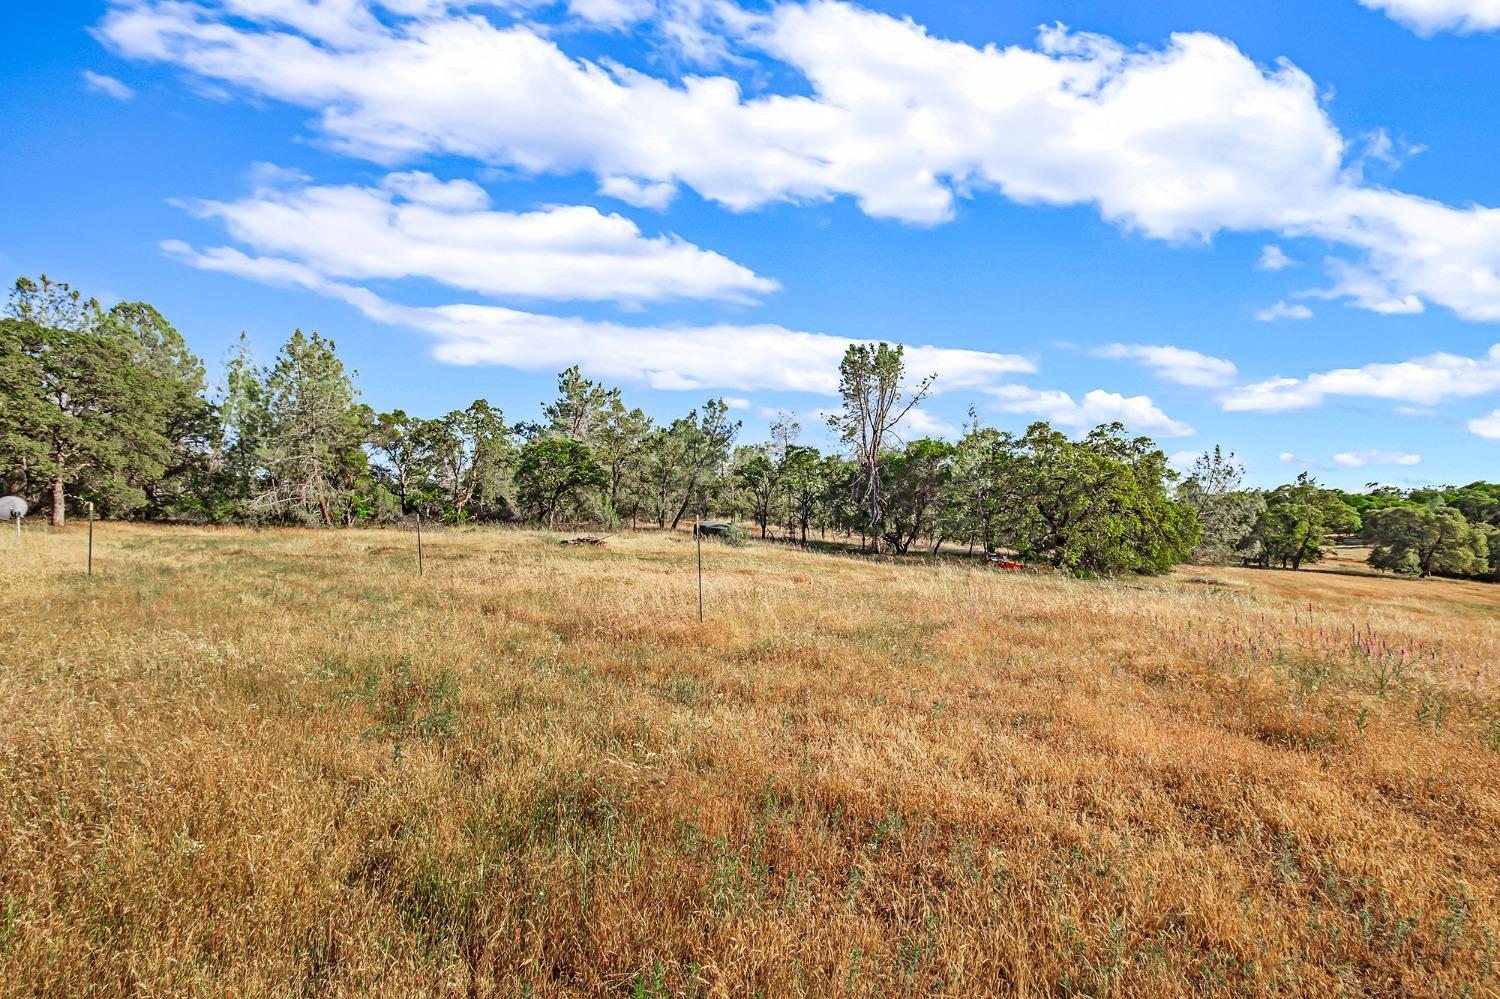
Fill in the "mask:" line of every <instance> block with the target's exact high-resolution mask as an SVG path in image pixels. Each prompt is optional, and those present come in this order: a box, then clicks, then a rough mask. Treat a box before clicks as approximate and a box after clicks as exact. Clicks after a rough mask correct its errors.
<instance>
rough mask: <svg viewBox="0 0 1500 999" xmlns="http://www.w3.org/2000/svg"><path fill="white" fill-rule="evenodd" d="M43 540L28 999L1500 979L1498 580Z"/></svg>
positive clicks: (7, 724)
mask: <svg viewBox="0 0 1500 999" xmlns="http://www.w3.org/2000/svg"><path fill="white" fill-rule="evenodd" d="M411 541H412V539H411V536H410V535H409V534H403V533H401V532H398V531H347V532H310V531H308V532H304V531H275V532H271V531H268V532H262V533H256V532H251V531H245V530H197V529H186V528H184V529H167V528H147V527H134V526H120V525H114V524H110V525H104V526H103V527H102V528H101V529H100V532H99V547H98V550H97V552H96V566H97V570H98V573H99V574H98V575H96V576H95V577H94V578H93V579H92V580H90V579H88V578H86V577H84V576H83V575H82V569H83V552H84V534H83V531H82V529H81V528H70V529H69V530H68V531H66V532H65V533H62V534H53V535H48V534H46V533H44V532H43V531H42V530H40V529H38V530H34V531H32V532H31V533H29V534H28V535H27V538H26V543H25V545H24V547H23V548H21V549H20V550H19V551H17V550H15V549H14V548H11V547H9V545H10V538H9V535H8V534H7V535H5V536H3V537H0V542H3V546H0V592H3V593H4V594H5V609H6V612H7V614H6V617H4V618H3V619H0V787H3V791H4V793H3V795H0V994H3V995H6V996H73V995H96V996H114V995H139V996H178V995H188V994H192V995H205V996H208V995H231V994H232V995H241V996H259V995H277V996H302V995H337V996H356V995H378V996H412V995H425V994H445V995H447V994H451V995H479V996H533V997H540V996H561V995H617V996H630V995H638V996H735V997H738V996H750V995H755V994H760V995H765V996H785V995H804V996H829V995H860V996H889V995H915V994H953V995H980V994H1014V995H1088V996H1108V995H1152V996H1190V995H1251V996H1270V995H1277V996H1331V995H1351V996H1354V995H1377V996H1398V995H1419V996H1428V995H1430V996H1440V995H1441V996H1465V995H1467V996H1494V995H1497V994H1500V586H1486V585H1482V584H1466V583H1454V582H1448V581H1441V580H1432V581H1425V582H1417V581H1409V580H1398V579H1388V578H1380V577H1377V576H1374V575H1371V574H1369V573H1367V572H1365V571H1364V570H1362V569H1361V568H1360V567H1359V566H1358V563H1357V562H1356V561H1353V560H1352V559H1351V560H1347V564H1335V565H1334V566H1332V567H1331V568H1332V569H1333V570H1334V571H1317V572H1302V573H1285V572H1257V571H1251V570H1238V569H1194V570H1187V571H1184V572H1181V573H1179V574H1177V575H1175V576H1173V577H1168V578H1164V579H1129V580H1121V581H1116V582H1078V581H1074V580H1070V579H1063V578H1056V577H1051V576H1044V575H1032V574H1021V573H1005V572H1000V571H996V570H991V569H988V568H986V567H983V566H979V565H973V564H963V563H953V562H949V563H945V564H931V565H929V564H921V563H906V564H883V563H874V562H868V561H864V560H862V559H858V558H852V557H842V556H837V555H819V554H811V553H806V552H801V551H797V550H795V549H791V548H785V547H781V546H777V545H752V546H750V547H746V548H730V547H725V546H722V545H719V544H717V543H712V544H709V545H706V546H705V554H706V562H707V564H708V568H709V572H708V574H707V578H706V582H705V595H706V599H707V608H708V620H707V623H706V624H703V625H701V626H700V625H699V624H698V621H697V616H696V604H695V600H696V581H695V577H694V574H693V569H692V564H693V563H692V556H693V545H692V542H691V540H690V538H688V537H687V536H686V535H676V536H663V535H653V534H639V535H627V536H617V537H614V538H611V539H610V541H609V544H608V545H607V546H606V547H602V548H561V547H559V546H558V545H557V544H556V538H555V537H552V536H548V535H544V534H536V533H522V532H512V531H501V530H496V531H484V530H476V531H450V532H444V533H442V534H439V535H436V536H433V537H430V538H428V539H427V551H426V554H427V574H426V576H425V578H423V579H421V580H418V579H417V578H416V576H415V560H414V558H413V551H412V545H411Z"/></svg>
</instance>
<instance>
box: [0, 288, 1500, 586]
mask: <svg viewBox="0 0 1500 999" xmlns="http://www.w3.org/2000/svg"><path fill="white" fill-rule="evenodd" d="M934 377H935V376H931V377H928V378H925V379H922V380H920V381H917V382H915V383H914V384H913V383H911V382H909V381H908V380H907V377H906V365H905V359H904V352H903V350H902V348H901V347H900V346H899V345H898V346H892V345H889V344H884V343H860V344H854V345H851V346H850V347H849V348H848V350H847V351H846V353H845V355H844V357H843V359H842V362H841V364H840V368H839V378H840V381H839V389H840V396H841V403H842V405H841V408H840V410H839V412H838V413H837V414H836V415H834V416H833V417H832V418H831V419H830V420H829V425H830V428H831V429H832V430H833V431H834V433H835V434H836V435H837V437H838V439H839V440H840V441H841V442H842V444H843V445H844V452H843V453H835V454H823V453H821V452H820V451H819V450H818V449H817V448H815V447H810V446H807V445H804V444H801V443H799V442H798V438H799V435H800V432H801V427H800V425H799V424H798V421H797V420H796V419H795V418H794V417H793V416H792V415H791V414H789V413H783V414H780V415H779V416H777V417H776V418H775V419H774V420H773V422H772V425H771V428H770V438H771V439H770V440H769V441H768V442H766V443H764V444H759V445H754V446H749V447H741V448H739V449H737V450H736V449H735V448H734V444H735V441H736V438H737V437H738V435H739V431H740V424H739V423H738V422H736V421H734V420H731V419H730V416H729V407H728V405H727V404H726V403H725V402H724V400H722V399H711V400H708V401H707V402H706V403H705V404H704V405H703V406H701V407H700V408H698V409H695V410H693V411H691V412H689V413H688V414H686V415H685V416H682V417H679V418H677V419H674V420H671V421H670V422H668V423H666V424H664V425H661V426H658V425H656V424H654V423H653V421H652V419H651V418H650V417H648V416H647V415H646V414H645V413H644V412H643V411H642V410H640V409H628V408H627V407H626V406H625V404H624V402H623V401H622V397H621V396H622V394H621V391H620V389H618V388H612V387H608V386H606V385H603V384H600V383H598V382H595V381H592V380H590V379H588V378H585V377H584V376H583V375H582V372H581V370H580V369H579V368H578V367H572V368H569V369H567V370H565V371H563V372H561V373H560V374H559V376H558V382H557V395H556V397H555V398H554V399H553V400H552V401H551V402H548V403H546V404H545V405H543V406H542V407H541V410H542V412H541V416H542V419H541V420H540V421H537V422H524V421H523V422H520V423H515V424H509V423H507V421H506V419H505V417H504V415H503V414H502V413H501V411H500V410H499V409H498V408H497V407H495V406H493V405H491V404H490V403H489V402H488V401H486V400H483V399H480V400H476V401H475V402H473V403H472V404H471V405H469V406H468V407H467V408H465V409H456V410H453V411H452V412H449V413H447V414H446V415H443V416H437V417H433V418H427V417H422V416H417V415H413V414H409V413H407V412H405V411H403V410H400V409H397V410H392V411H391V412H388V413H375V412H373V411H372V410H371V409H370V408H369V407H367V406H364V405H362V404H361V403H360V402H359V401H358V393H357V391H356V389H355V386H354V377H353V374H352V373H350V372H347V371H346V370H345V368H344V365H343V362H342V361H341V360H340V359H339V357H338V354H337V352H336V350H335V347H334V344H333V341H331V340H328V339H325V338H323V337H322V336H320V335H319V334H318V333H311V334H305V333H303V332H302V331H301V330H297V331H294V332H293V333H292V335H291V336H290V338H289V339H288V340H287V342H286V343H285V344H284V345H282V347H281V349H280V351H279V352H278V354H277V356H276V359H275V361H274V363H273V364H272V365H271V366H270V367H269V368H263V367H259V366H257V365H256V363H255V360H254V358H253V357H252V355H251V352H250V349H249V345H248V342H247V341H246V339H245V337H244V336H243V335H242V336H241V338H240V342H239V344H238V345H237V347H236V348H235V349H234V350H233V351H232V352H231V354H230V355H229V357H228V359H227V361H226V363H225V365H224V369H223V374H222V379H221V386H222V387H221V389H220V390H219V391H218V392H217V393H216V394H215V396H214V397H213V398H212V399H210V398H209V397H208V394H207V392H206V391H205V387H204V381H205V375H204V369H203V364H202V362H201V361H200V360H199V359H198V358H197V357H195V356H194V355H193V354H192V352H191V351H189V350H188V348H187V343H186V340H185V339H184V337H183V336H182V334H181V333H180V332H179V331H178V330H177V329H176V328H175V327H173V326H172V324H171V323H170V322H168V321H167V319H166V318H165V317H164V316H162V315H161V313H160V312H158V311H157V310H156V309H155V308H153V307H152V306H150V305H149V304H146V303H144V302H126V303H122V304H120V305H116V306H114V307H113V308H110V309H108V310H104V309H102V308H100V306H99V304H98V303H97V302H96V301H95V300H93V299H91V298H87V297H85V296H84V295H83V294H82V293H80V292H78V291H76V290H74V289H72V288H70V287H69V286H68V285H67V284H64V283H61V282H56V281H53V280H51V279H49V278H47V277H45V276H44V277H42V278H41V279H39V280H36V281H33V280H30V279H28V278H21V279H19V280H18V281H17V282H16V284H15V287H14V289H13V291H12V294H11V296H10V303H9V306H8V308H7V317H6V318H4V319H3V320H0V395H3V397H4V398H5V400H6V405H5V407H4V408H3V409H0V488H3V489H4V490H5V491H7V492H16V493H20V494H23V495H26V496H29V497H31V498H32V499H33V500H36V499H43V500H44V501H43V502H42V503H40V504H39V505H40V506H42V507H43V508H45V507H46V506H47V505H48V503H47V502H46V501H45V500H46V499H50V506H51V507H52V512H53V516H54V519H55V522H57V523H61V521H62V516H63V512H64V509H65V507H66V505H67V503H68V502H77V501H79V500H85V501H91V502H93V503H95V504H96V506H97V507H98V509H99V512H100V513H102V514H104V515H108V516H117V517H118V516H137V517H145V518H155V519H182V520H194V521H210V522H245V521H251V522H256V521H262V520H273V521H280V522H294V523H296V522H303V523H320V524H323V525H325V526H332V525H334V524H335V523H338V524H345V525H347V524H352V523H355V522H368V521H391V520H395V519H398V518H400V517H402V516H406V515H410V514H413V513H420V514H421V515H422V516H423V517H424V518H426V519H428V520H439V519H441V520H445V521H448V522H469V521H477V520H509V519H514V518H515V517H516V516H518V514H519V515H522V516H525V517H529V518H532V519H534V520H540V521H544V522H546V523H548V524H556V523H557V522H558V521H559V520H573V521H588V522H591V523H594V524H603V525H606V526H609V527H613V526H615V525H618V524H621V523H623V522H624V520H625V519H626V518H627V517H628V518H629V521H630V523H631V525H632V526H634V525H636V524H637V523H639V522H640V521H642V520H645V521H647V522H654V523H655V524H656V525H657V526H659V527H663V528H666V527H673V528H675V527H677V526H679V525H680V524H681V523H682V522H683V521H684V520H692V519H694V518H701V517H706V516H719V517H722V516H725V515H729V516H733V517H740V518H742V519H744V520H748V521H753V522H754V523H755V524H756V525H757V526H758V528H759V530H760V534H761V536H762V537H767V536H768V535H769V534H770V532H771V530H772V529H773V528H775V529H776V530H777V532H778V534H779V535H780V536H782V537H784V538H787V539H789V540H800V541H802V542H804V543H805V542H807V541H808V538H809V534H810V532H817V533H818V534H820V535H821V536H823V537H825V538H826V537H827V536H828V534H829V532H833V533H834V534H835V535H838V534H842V535H843V536H844V537H846V538H849V539H851V540H852V539H853V538H854V537H855V536H856V535H857V536H858V537H859V540H860V542H861V544H862V545H869V546H870V547H871V548H873V549H874V550H875V551H882V550H890V551H894V552H897V553H905V552H908V551H910V550H912V549H913V548H914V547H916V546H917V545H918V544H921V545H924V546H930V547H931V550H932V551H934V552H936V551H938V550H939V549H940V548H942V547H943V545H944V544H945V543H946V544H949V545H951V544H953V543H955V542H957V543H959V544H967V546H968V548H969V550H970V551H971V552H972V551H974V550H975V549H976V548H978V549H981V550H983V551H985V552H995V551H997V550H1002V549H1003V550H1008V551H1011V552H1014V553H1015V554H1017V555H1018V556H1019V557H1021V558H1022V559H1025V560H1029V561H1037V562H1043V563H1046V564H1050V565H1052V566H1055V567H1057V568H1059V569H1063V570H1066V571H1069V572H1074V573H1078V574H1080V575H1097V574H1109V573H1118V572H1162V571H1166V570H1167V569H1168V568H1169V567H1170V566H1171V565H1172V564H1173V563H1175V562H1178V561H1181V560H1183V559H1185V558H1188V557H1191V558H1192V559H1194V560H1196V561H1199V562H1207V563H1223V562H1227V561H1230V560H1231V559H1232V558H1234V557H1238V558H1240V559H1243V560H1244V561H1246V562H1248V563H1251V564H1258V565H1261V566H1271V565H1279V566H1283V567H1287V568H1293V569H1295V568H1299V567H1300V566H1302V565H1303V564H1305V563H1308V562H1313V561H1316V560H1318V559H1319V558H1321V557H1322V556H1323V553H1324V549H1325V548H1326V546H1327V545H1328V544H1329V543H1330V541H1331V540H1332V539H1333V538H1335V537H1336V536H1339V535H1346V536H1347V535H1351V534H1353V533H1355V532H1356V531H1359V530H1360V526H1361V516H1363V523H1364V537H1365V539H1366V540H1367V541H1369V542H1370V543H1371V544H1372V545H1373V546H1374V549H1373V551H1372V553H1371V556H1370V561H1371V563H1372V564H1373V565H1376V566H1378V567H1380V568H1384V569H1391V570H1394V571H1398V572H1410V573H1413V574H1417V575H1455V576H1467V577H1475V578H1490V579H1500V484H1495V483H1487V482H1473V483H1470V484H1468V485H1466V486H1458V487H1455V486H1443V487H1431V488H1423V489H1414V490H1409V491H1403V490H1400V489H1397V488H1394V487H1390V486H1377V485H1375V484H1373V483H1372V484H1370V486H1369V488H1368V489H1367V490H1366V491H1364V492H1361V493H1344V492H1340V491H1338V490H1332V489H1325V488H1322V487H1320V486H1319V485H1318V484H1317V483H1316V482H1315V481H1314V480H1312V479H1310V478H1307V477H1306V476H1303V477H1301V478H1299V479H1298V481H1297V482H1295V483H1290V484H1287V485H1283V486H1280V487H1278V488H1277V489H1274V490H1271V491H1270V492H1261V491H1258V490H1253V489H1246V488H1244V487H1243V477H1244V470H1243V468H1242V467H1241V466H1240V464H1239V463H1238V462H1237V461H1236V460H1235V457H1234V455H1233V454H1226V453H1225V452H1223V451H1222V450H1220V449H1219V448H1215V449H1214V450H1213V451H1210V452H1206V453H1205V454H1204V455H1202V456H1201V457H1200V458H1199V459H1198V461H1197V462H1196V463H1195V465H1194V467H1193V469H1192V470H1191V472H1190V474H1189V475H1188V476H1187V478H1186V480H1185V481H1183V482H1182V483H1181V484H1180V485H1178V486H1176V487H1175V489H1174V487H1173V483H1174V481H1175V479H1176V475H1175V473H1173V472H1172V471H1171V470H1170V469H1169V468H1168V467H1167V464H1166V458H1165V455H1163V453H1162V452H1161V451H1160V450H1159V449H1158V448H1157V447H1156V445H1155V444H1154V443H1152V442H1151V441H1150V440H1148V439H1146V438H1141V437H1137V438H1131V437H1128V436H1127V435H1126V434H1125V432H1124V429H1123V428H1122V427H1121V426H1119V425H1118V424H1113V425H1110V426H1104V427H1099V428H1096V429H1095V430H1094V431H1092V432H1091V433H1089V434H1087V435H1086V436H1084V437H1083V438H1082V439H1080V440H1074V439H1072V438H1070V437H1069V436H1068V435H1066V434H1064V433H1061V432H1059V431H1057V430H1055V429H1053V428H1052V427H1051V426H1049V425H1047V424H1046V423H1037V424H1034V425H1033V426H1031V427H1029V428H1028V429H1027V431H1026V432H1025V433H1024V434H1022V435H1019V436H1017V435H1014V434H1010V433H1005V432H1002V431H999V430H996V429H994V428H990V427H985V426H982V425H981V424H980V422H979V420H978V418H977V415H976V414H974V412H973V411H972V410H971V411H970V416H971V421H970V426H969V427H967V428H966V432H965V433H964V434H963V436H962V437H961V438H960V439H959V440H958V441H956V442H952V443H950V442H948V441H944V440H936V439H931V438H922V439H917V440H912V441H909V442H903V441H901V439H900V438H899V436H898V435H897V433H896V431H895V428H896V427H897V426H898V424H899V423H900V421H901V420H902V418H903V417H904V416H905V415H907V414H908V413H909V412H910V411H911V409H912V408H913V407H915V406H917V405H919V404H920V403H921V402H922V401H923V399H924V398H925V397H926V396H927V394H928V392H929V390H930V388H931V386H932V382H933V378H934ZM518 445H521V446H519V448H518ZM738 537H739V536H738V535H736V538H738Z"/></svg>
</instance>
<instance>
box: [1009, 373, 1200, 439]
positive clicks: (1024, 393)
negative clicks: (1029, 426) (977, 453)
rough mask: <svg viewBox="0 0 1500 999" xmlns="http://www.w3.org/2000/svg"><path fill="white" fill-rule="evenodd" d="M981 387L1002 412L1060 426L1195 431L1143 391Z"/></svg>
mask: <svg viewBox="0 0 1500 999" xmlns="http://www.w3.org/2000/svg"><path fill="white" fill-rule="evenodd" d="M984 391H985V392H987V393H988V394H989V395H991V396H993V397H994V398H995V400H996V402H995V408H996V409H998V410H1000V411H1001V412H1003V413H1017V414H1021V415H1023V416H1034V417H1037V418H1038V419H1042V420H1046V421H1048V422H1049V423H1055V424H1057V425H1058V426H1060V427H1069V428H1071V429H1076V430H1082V429H1088V428H1092V427H1096V426H1098V425H1099V424H1101V423H1114V422H1116V421H1118V422H1120V423H1123V424H1125V426H1127V427H1129V428H1130V429H1131V430H1134V431H1136V432H1138V433H1143V434H1150V435H1152V436H1156V437H1188V436H1191V435H1192V434H1194V433H1196V431H1194V430H1193V428H1192V427H1191V426H1189V425H1188V424H1186V423H1183V422H1181V421H1179V420H1174V419H1172V418H1171V417H1169V416H1168V415H1167V414H1166V413H1164V412H1162V411H1161V409H1160V408H1158V407H1157V405H1156V404H1155V403H1154V402H1152V401H1151V397H1150V396H1145V395H1136V396H1129V397H1126V396H1123V395H1120V394H1119V393H1117V392H1106V391H1104V390H1103V389H1094V390H1093V391H1091V392H1086V393H1084V396H1083V398H1082V399H1074V398H1073V397H1072V396H1071V395H1069V394H1068V393H1067V392H1063V391H1060V390H1058V389H1034V388H1028V387H1027V386H1024V385H996V386H994V387H992V388H987V389H985V390H984Z"/></svg>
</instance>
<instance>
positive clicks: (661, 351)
mask: <svg viewBox="0 0 1500 999" xmlns="http://www.w3.org/2000/svg"><path fill="white" fill-rule="evenodd" d="M164 249H165V250H166V251H167V252H168V253H169V254H171V255H172V256H174V257H176V258H178V259H180V260H182V261H183V262H184V263H187V264H189V265H191V266H193V267H197V268H200V269H202V270H208V271H216V272H219V273H226V274H235V275H238V276H240V277H246V278H250V279H252V280H256V281H261V282H263V283H266V284H273V285H287V286H294V287H300V288H305V289H307V290H309V291H313V292H317V293H318V294H321V295H327V296H329V297H331V298H336V299H339V300H341V301H344V302H347V303H348V304H350V305H352V306H354V307H355V308H356V309H358V310H359V311H360V312H362V313H363V314H364V315H365V316H367V317H369V318H370V319H372V320H375V321H376V322H380V323H385V324H389V325H393V326H404V327H408V328H411V329H417V330H421V331H423V332H425V333H427V334H429V335H430V336H432V337H433V339H434V341H435V342H434V347H433V355H434V356H435V357H436V358H438V360H441V361H445V362H448V363H451V364H462V365H479V364H495V365H504V366H506V367H512V368H521V369H525V370H532V371H555V370H557V369H558V368H562V367H566V366H567V365H570V364H579V365H581V366H582V367H583V368H584V370H585V371H587V372H589V373H590V374H591V375H594V376H596V377H601V378H609V379H615V380H619V381H625V382H631V383H635V384H644V385H649V386H651V387H653V388H659V389H703V388H726V389H739V390H741V391H753V390H757V389H775V390H785V391H799V392H816V393H819V394H823V395H834V394H837V392H838V367H839V361H840V360H841V359H842V358H843V355H844V351H845V349H846V348H847V347H848V346H849V345H850V344H851V343H853V342H854V341H853V340H850V339H847V338H845V337H838V336H831V335H828V334H824V333H808V332H802V331H798V330H791V329H787V328H786V327H783V326H777V325H774V324H770V323H763V324H756V325H728V324H718V325H710V326H681V327H675V326H649V325H646V326H630V325H625V324H622V323H613V322H596V321H591V320H586V319H579V318H573V317H566V316H552V315H543V314H539V313H534V312H525V311H521V310H517V309H510V308H503V307H500V306H495V305H475V304H457V305H438V306H421V307H416V306H406V305H400V304H397V303H395V302H391V301H389V300H387V299H385V298H383V297H381V296H380V295H377V294H375V293H374V292H373V291H371V290H369V289H368V288H363V287H358V286H354V285H350V284H347V283H344V282H341V281H336V280H333V279H331V278H329V277H327V276H326V275H324V274H322V273H320V272H319V271H317V270H316V269H314V268H312V267H309V266H307V265H306V264H303V263H300V262H298V261H295V260H288V259H284V258H276V257H257V256H251V255H248V254H246V253H243V252H241V251H239V250H236V249H233V248H230V247H215V248H212V249H207V250H203V251H198V250H195V249H193V248H192V247H190V246H188V245H187V244H185V243H181V242H170V243H167V244H166V245H165V247H164ZM906 357H907V361H908V364H909V367H910V368H911V370H913V371H920V372H934V371H935V372H937V373H938V376H939V378H938V384H937V387H938V388H939V389H941V390H952V389H972V388H980V387H983V386H987V385H993V384H995V383H997V382H999V381H1001V380H1002V379H1004V378H1005V377H1007V376H1011V375H1015V374H1021V373H1031V372H1034V371H1035V370H1036V368H1035V365H1033V364H1032V363H1031V362H1030V361H1028V360H1026V359H1025V358H1023V357H1019V356H1016V355H1014V354H997V353H991V352H987V351H978V350H960V349H951V348H944V347H933V346H921V345H918V346H908V348H907V352H906Z"/></svg>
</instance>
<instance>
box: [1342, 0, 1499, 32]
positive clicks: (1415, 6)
mask: <svg viewBox="0 0 1500 999" xmlns="http://www.w3.org/2000/svg"><path fill="white" fill-rule="evenodd" d="M1359 2H1360V3H1362V4H1364V5H1365V6H1366V7H1369V8H1370V9H1371V10H1380V11H1384V12H1385V13H1386V14H1387V15H1388V16H1390V17H1391V18H1394V19H1395V20H1397V21H1399V22H1401V23H1402V24H1404V25H1406V26H1407V27H1408V28H1410V29H1412V30H1413V31H1415V32H1417V34H1419V35H1424V36H1429V37H1430V36H1432V35H1435V34H1437V33H1438V32H1440V31H1456V32H1459V33H1461V34H1467V33H1469V32H1474V31H1493V30H1495V29H1496V28H1500V0H1359Z"/></svg>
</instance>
